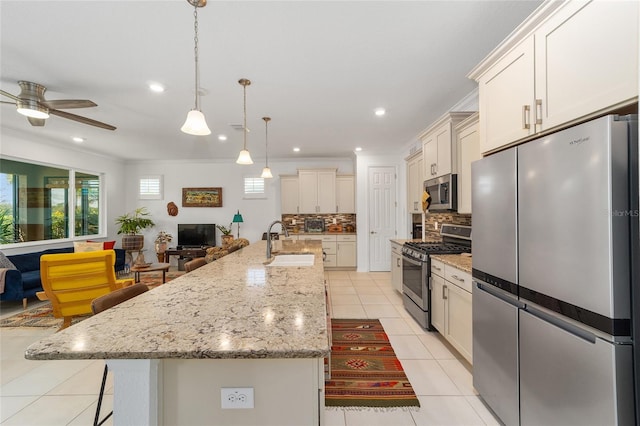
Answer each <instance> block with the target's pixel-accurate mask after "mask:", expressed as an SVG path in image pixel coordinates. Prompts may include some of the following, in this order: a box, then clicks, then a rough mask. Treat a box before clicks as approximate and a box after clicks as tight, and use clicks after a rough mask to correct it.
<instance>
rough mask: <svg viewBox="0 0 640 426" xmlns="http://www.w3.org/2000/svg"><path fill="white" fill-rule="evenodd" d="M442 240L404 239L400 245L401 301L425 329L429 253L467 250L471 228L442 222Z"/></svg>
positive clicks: (427, 322)
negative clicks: (406, 240)
mask: <svg viewBox="0 0 640 426" xmlns="http://www.w3.org/2000/svg"><path fill="white" fill-rule="evenodd" d="M440 235H441V236H442V242H431V243H430V242H412V241H410V242H406V243H404V244H403V246H402V301H403V305H404V307H405V309H406V310H407V312H409V314H411V316H412V317H413V318H414V319H415V320H416V321H417V322H418V324H420V326H422V328H424V329H425V330H433V326H432V325H431V261H430V257H429V255H430V254H460V253H468V252H470V251H471V227H470V226H462V225H450V224H443V225H442V227H441V228H440Z"/></svg>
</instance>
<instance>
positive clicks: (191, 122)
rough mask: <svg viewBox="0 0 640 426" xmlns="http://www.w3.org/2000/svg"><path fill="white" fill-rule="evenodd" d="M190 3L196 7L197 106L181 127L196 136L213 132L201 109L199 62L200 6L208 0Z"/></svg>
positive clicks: (195, 0)
mask: <svg viewBox="0 0 640 426" xmlns="http://www.w3.org/2000/svg"><path fill="white" fill-rule="evenodd" d="M187 2H189V4H190V5H192V6H193V7H194V11H193V17H194V24H193V29H194V33H195V36H194V37H193V41H194V45H195V47H194V49H193V51H194V56H195V65H196V67H195V68H196V78H195V80H196V81H195V89H196V104H195V108H194V109H192V110H191V111H189V113H188V114H187V119H186V120H185V122H184V124H183V125H182V127H181V128H180V130H182V131H183V132H184V133H188V134H190V135H196V136H206V135H210V134H211V130H209V126H207V121H206V120H205V119H204V114H203V113H202V111H200V69H199V68H200V67H199V64H198V8H199V7H205V6H206V5H207V0H187Z"/></svg>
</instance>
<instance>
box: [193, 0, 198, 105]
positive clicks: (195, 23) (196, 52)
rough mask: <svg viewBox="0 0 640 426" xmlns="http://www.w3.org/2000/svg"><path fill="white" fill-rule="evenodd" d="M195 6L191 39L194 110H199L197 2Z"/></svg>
mask: <svg viewBox="0 0 640 426" xmlns="http://www.w3.org/2000/svg"><path fill="white" fill-rule="evenodd" d="M194 3H195V6H194V9H193V31H194V34H195V35H194V37H193V41H194V48H193V53H194V56H195V59H196V70H195V72H196V78H195V82H196V87H195V92H196V110H198V111H200V99H199V98H200V97H199V96H198V94H199V93H198V92H199V88H200V70H199V68H200V65H199V63H198V2H194Z"/></svg>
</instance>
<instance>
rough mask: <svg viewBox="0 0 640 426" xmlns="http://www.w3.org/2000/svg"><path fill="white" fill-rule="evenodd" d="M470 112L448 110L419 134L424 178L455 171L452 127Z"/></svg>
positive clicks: (454, 146) (456, 166) (455, 161)
mask: <svg viewBox="0 0 640 426" xmlns="http://www.w3.org/2000/svg"><path fill="white" fill-rule="evenodd" d="M471 114H472V113H470V112H448V113H446V114H445V115H443V116H442V117H440V119H439V120H438V121H436V122H435V123H434V124H433V125H432V126H431V127H429V128H428V129H427V130H426V131H425V132H424V133H422V135H420V141H421V142H422V158H423V170H424V179H425V180H429V179H433V178H437V177H439V176H444V175H446V174H449V173H457V168H458V160H457V149H456V145H455V141H456V139H455V136H454V132H453V127H454V126H456V125H457V124H458V123H459V122H460V121H462V120H464V119H465V118H467V117H469V115H471ZM421 194H422V192H421Z"/></svg>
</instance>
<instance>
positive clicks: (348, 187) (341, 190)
mask: <svg viewBox="0 0 640 426" xmlns="http://www.w3.org/2000/svg"><path fill="white" fill-rule="evenodd" d="M336 203H337V206H338V211H337V213H355V212H356V186H355V177H354V176H353V175H338V176H336Z"/></svg>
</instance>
